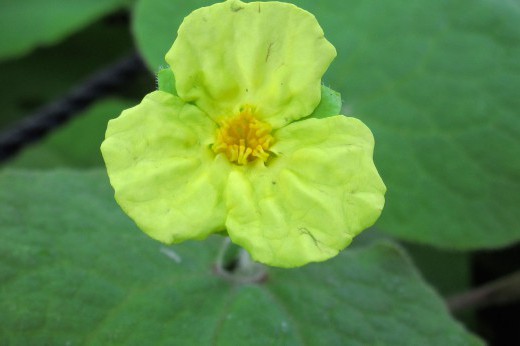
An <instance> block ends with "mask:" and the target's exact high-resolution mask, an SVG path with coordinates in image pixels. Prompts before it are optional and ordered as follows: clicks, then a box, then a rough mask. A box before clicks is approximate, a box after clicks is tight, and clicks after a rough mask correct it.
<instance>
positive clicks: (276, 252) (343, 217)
mask: <svg viewBox="0 0 520 346" xmlns="http://www.w3.org/2000/svg"><path fill="white" fill-rule="evenodd" d="M274 136H275V141H276V142H275V143H276V144H275V145H274V146H273V147H272V148H271V149H272V151H273V152H275V153H276V156H277V157H276V158H275V159H273V160H271V161H269V162H268V165H267V167H265V166H263V165H256V166H255V167H254V169H243V170H235V171H233V172H232V173H231V175H230V176H229V180H228V184H227V187H226V198H227V203H228V208H229V214H228V219H227V221H226V226H227V228H228V233H229V236H230V237H231V239H232V240H233V242H235V243H237V244H239V245H241V246H243V247H244V248H246V249H247V250H248V251H249V252H250V253H251V255H252V257H253V258H254V259H256V260H257V261H260V262H263V263H266V264H269V265H273V266H280V267H296V266H301V265H304V264H306V263H308V262H315V261H323V260H326V259H328V258H331V257H333V256H335V255H336V254H338V252H339V251H340V250H342V249H343V248H345V247H346V246H347V245H348V244H349V243H350V242H351V240H352V238H353V237H354V236H356V235H357V234H359V233H360V232H361V231H362V230H364V229H365V228H367V227H369V226H371V225H373V224H374V222H375V221H376V220H377V218H378V217H379V215H380V213H381V210H382V208H383V205H384V193H385V191H386V187H385V185H384V184H383V182H382V180H381V178H380V177H379V174H378V172H377V170H376V168H375V166H374V163H373V159H372V156H373V148H374V140H373V137H372V134H371V132H370V130H369V129H368V128H367V127H366V126H365V125H364V124H363V123H362V122H361V121H359V120H357V119H354V118H347V117H344V116H332V117H328V118H324V119H312V118H311V119H306V120H302V121H300V122H295V123H292V124H290V125H288V126H286V127H284V128H282V129H280V130H278V131H277V132H276V133H275V134H274Z"/></svg>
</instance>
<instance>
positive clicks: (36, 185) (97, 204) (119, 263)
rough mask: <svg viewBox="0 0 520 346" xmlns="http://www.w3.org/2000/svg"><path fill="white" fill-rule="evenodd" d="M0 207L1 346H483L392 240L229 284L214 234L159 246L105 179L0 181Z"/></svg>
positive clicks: (11, 177) (4, 177)
mask: <svg viewBox="0 0 520 346" xmlns="http://www.w3.org/2000/svg"><path fill="white" fill-rule="evenodd" d="M0 204H1V205H2V208H0V224H1V225H2V229H1V232H0V258H1V261H0V283H1V284H0V293H1V294H0V311H2V323H1V324H0V344H2V345H3V344H6V345H10V344H15V345H31V344H53V345H56V344H67V343H68V344H98V345H120V344H135V345H144V344H146V345H171V344H180V345H207V344H216V345H236V344H244V343H245V344H258V345H270V344H280V345H304V344H305V345H317V344H327V345H338V344H343V343H345V340H348V342H349V344H401V343H402V342H403V341H404V342H405V343H407V344H411V345H424V344H428V345H472V344H475V345H478V344H481V343H480V341H479V340H478V339H477V338H475V337H474V336H472V335H470V334H469V333H467V332H466V331H465V330H464V329H463V328H462V327H461V326H460V325H459V324H458V323H457V322H455V321H454V320H453V319H452V318H451V317H450V316H449V314H448V312H447V310H446V308H445V307H444V305H443V302H442V301H441V300H440V299H439V298H438V297H437V295H436V294H435V293H434V292H433V291H432V290H431V289H430V288H429V287H428V286H427V285H426V284H425V283H424V282H423V281H422V280H421V278H420V277H419V275H418V274H417V273H416V271H415V270H414V269H413V267H412V265H411V263H410V261H409V260H408V259H407V256H406V255H404V254H403V252H402V250H400V249H398V248H396V246H395V245H392V244H390V243H380V244H377V245H373V246H369V247H362V248H357V249H356V248H353V249H350V250H348V251H344V252H343V253H342V254H341V255H340V256H339V257H337V258H336V259H334V260H331V261H328V262H325V263H321V264H312V265H308V266H306V267H303V268H299V269H294V270H281V269H277V270H274V269H273V270H269V274H268V277H267V279H266V280H265V282H263V283H259V284H245V285H237V284H232V283H230V282H228V281H226V280H225V279H224V278H222V277H219V276H217V275H216V274H215V272H214V270H213V265H214V259H215V257H216V255H217V253H218V247H219V244H220V242H221V239H222V238H221V237H212V238H210V239H208V240H206V241H203V242H187V243H184V244H182V245H178V246H174V247H170V248H165V247H164V246H162V245H160V244H159V243H157V242H155V241H153V240H151V239H149V238H147V237H146V236H145V235H144V234H143V233H142V232H140V231H139V230H138V229H137V228H136V227H135V226H134V225H133V224H132V223H131V221H130V220H129V219H128V218H127V217H126V216H124V215H123V213H122V212H121V211H120V209H119V208H118V207H117V205H116V204H115V202H114V200H113V198H112V190H111V188H110V187H109V185H108V182H107V179H106V176H105V173H104V172H101V171H90V172H83V173H79V172H72V171H52V172H47V173H31V172H20V171H18V172H17V171H3V172H2V173H0Z"/></svg>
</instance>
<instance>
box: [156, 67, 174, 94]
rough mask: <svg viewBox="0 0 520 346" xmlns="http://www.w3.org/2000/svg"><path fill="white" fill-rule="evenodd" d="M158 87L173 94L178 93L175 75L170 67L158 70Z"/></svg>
mask: <svg viewBox="0 0 520 346" xmlns="http://www.w3.org/2000/svg"><path fill="white" fill-rule="evenodd" d="M157 89H159V90H161V91H164V92H167V93H170V94H172V95H177V90H176V89H175V76H174V75H173V71H172V70H171V69H170V68H168V67H167V68H163V69H161V70H159V72H157Z"/></svg>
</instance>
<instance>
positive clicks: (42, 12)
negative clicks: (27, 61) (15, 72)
mask: <svg viewBox="0 0 520 346" xmlns="http://www.w3.org/2000/svg"><path fill="white" fill-rule="evenodd" d="M127 2H128V0H75V1H68V0H47V1H40V0H25V1H4V2H3V3H2V5H1V10H0V42H2V44H1V45H0V61H1V60H4V59H8V58H13V57H16V56H20V55H23V54H26V53H28V52H30V51H31V50H32V49H34V48H35V47H38V46H42V45H50V44H53V43H56V42H57V41H59V40H61V39H63V38H64V37H66V36H67V35H70V34H71V33H73V32H74V31H76V30H78V29H81V28H83V27H84V26H86V25H87V24H89V23H91V22H93V21H95V20H96V19H98V18H100V17H101V16H103V15H106V14H108V13H110V12H112V11H113V10H114V9H116V8H118V7H121V6H122V5H123V4H125V3H127Z"/></svg>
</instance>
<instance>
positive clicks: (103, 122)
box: [9, 99, 133, 168]
mask: <svg viewBox="0 0 520 346" xmlns="http://www.w3.org/2000/svg"><path fill="white" fill-rule="evenodd" d="M131 106H133V104H132V103H131V102H129V101H126V100H119V99H108V100H103V101H101V102H99V103H97V104H94V105H93V106H92V107H91V108H89V109H88V110H86V111H85V112H83V114H81V115H80V116H78V117H77V118H74V119H73V120H72V121H71V122H70V123H67V124H66V125H65V126H63V127H61V128H58V129H57V130H55V131H54V132H52V133H51V134H50V135H49V136H48V137H47V138H45V139H44V140H43V141H41V142H39V143H37V144H35V145H33V146H31V147H29V148H27V149H25V150H24V151H22V152H21V153H20V154H19V155H18V156H16V157H15V158H14V160H13V161H12V162H9V165H10V167H25V168H29V167H30V168H53V167H99V166H103V159H102V157H101V151H100V149H99V147H100V146H101V142H102V141H103V139H104V138H105V131H106V128H107V123H108V121H109V120H110V119H112V118H116V117H117V116H119V114H121V112H122V111H123V110H124V109H125V108H130V107H131Z"/></svg>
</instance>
